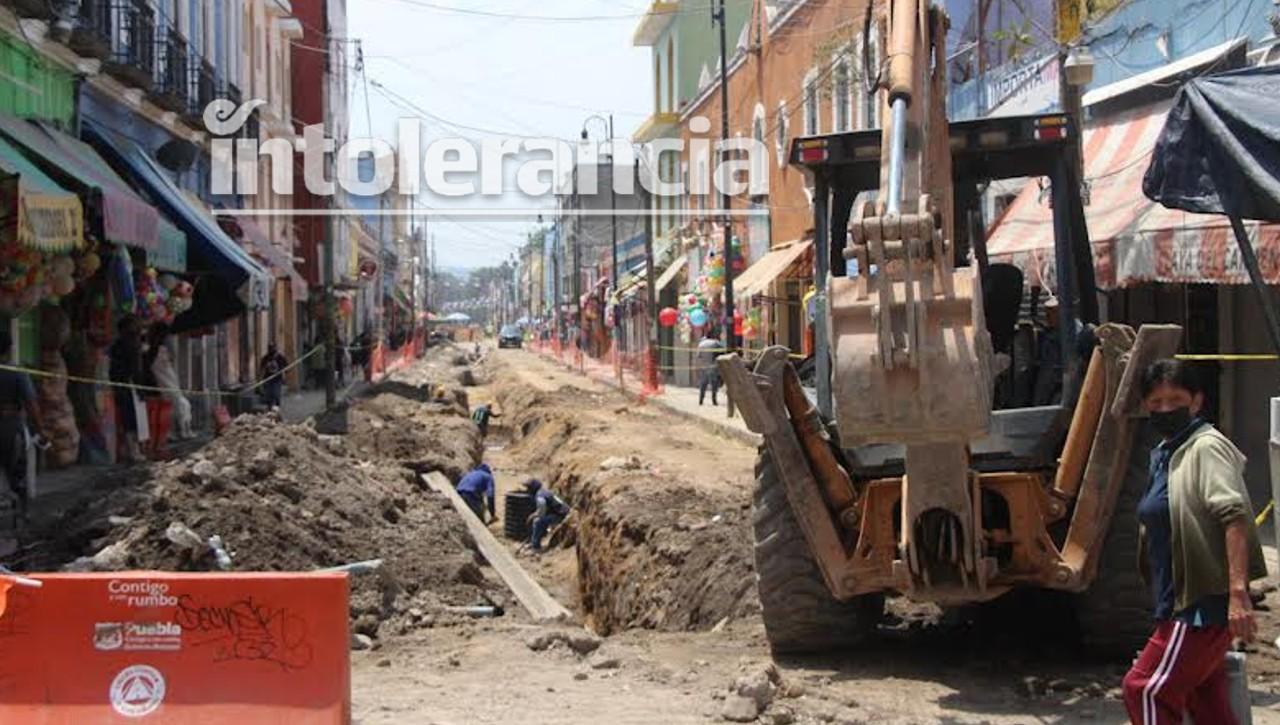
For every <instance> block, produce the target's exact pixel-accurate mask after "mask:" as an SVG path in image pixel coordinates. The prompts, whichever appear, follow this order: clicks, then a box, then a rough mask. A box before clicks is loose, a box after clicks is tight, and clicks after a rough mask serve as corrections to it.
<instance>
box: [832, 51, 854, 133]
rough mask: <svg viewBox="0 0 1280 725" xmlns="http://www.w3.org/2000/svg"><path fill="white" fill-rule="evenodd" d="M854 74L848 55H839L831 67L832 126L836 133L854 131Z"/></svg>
mask: <svg viewBox="0 0 1280 725" xmlns="http://www.w3.org/2000/svg"><path fill="white" fill-rule="evenodd" d="M852 86H853V72H852V68H851V66H850V61H849V56H848V55H839V56H837V57H836V58H835V59H834V60H833V61H832V66H831V125H832V130H833V131H835V132H836V133H844V132H846V131H852V130H853V120H852V115H853V113H852V111H853V92H852Z"/></svg>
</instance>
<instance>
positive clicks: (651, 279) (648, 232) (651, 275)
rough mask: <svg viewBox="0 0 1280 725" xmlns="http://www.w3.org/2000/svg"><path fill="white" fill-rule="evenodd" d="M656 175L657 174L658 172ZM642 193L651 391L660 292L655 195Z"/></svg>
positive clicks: (647, 372) (647, 366) (647, 363)
mask: <svg viewBox="0 0 1280 725" xmlns="http://www.w3.org/2000/svg"><path fill="white" fill-rule="evenodd" d="M654 173H657V172H656V170H655V171H654ZM639 176H640V160H639V159H638V158H637V159H636V177H637V178H638V177H639ZM640 189H641V191H640V193H641V194H642V195H643V197H642V198H643V199H644V203H643V204H642V205H641V208H642V209H643V210H644V259H645V268H646V273H645V282H646V287H647V290H646V291H647V292H648V294H647V295H646V298H645V311H646V313H647V314H648V315H649V330H648V332H649V345H648V349H647V350H646V351H645V367H644V376H645V387H647V388H648V389H649V390H650V391H656V390H657V389H658V290H657V288H656V285H657V282H656V275H655V270H654V268H653V267H654V259H653V194H652V193H650V192H649V188H648V187H647V186H645V185H644V184H641V185H640Z"/></svg>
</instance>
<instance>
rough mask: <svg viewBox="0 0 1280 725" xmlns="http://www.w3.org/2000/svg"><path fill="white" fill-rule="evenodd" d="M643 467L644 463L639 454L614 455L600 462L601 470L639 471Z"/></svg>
mask: <svg viewBox="0 0 1280 725" xmlns="http://www.w3.org/2000/svg"><path fill="white" fill-rule="evenodd" d="M642 468H644V463H643V462H642V461H641V460H640V458H639V456H626V457H623V456H614V457H612V458H606V459H604V461H602V462H601V463H600V470H601V471H639V470H640V469H642Z"/></svg>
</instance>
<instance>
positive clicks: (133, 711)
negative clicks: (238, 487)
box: [0, 572, 351, 725]
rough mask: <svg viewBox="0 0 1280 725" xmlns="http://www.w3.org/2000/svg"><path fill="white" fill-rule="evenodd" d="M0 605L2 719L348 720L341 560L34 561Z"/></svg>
mask: <svg viewBox="0 0 1280 725" xmlns="http://www.w3.org/2000/svg"><path fill="white" fill-rule="evenodd" d="M33 578H36V579H40V580H41V581H43V582H44V587H42V588H40V589H28V588H24V587H14V588H12V589H10V590H9V592H8V595H9V596H8V599H9V602H8V604H9V606H8V610H7V611H6V612H5V613H4V614H3V615H2V616H0V723H23V724H24V725H25V724H28V723H31V724H35V725H64V724H65V725H73V724H76V725H78V724H80V723H95V725H96V724H98V723H139V722H141V723H148V724H151V723H157V724H160V723H166V724H167V723H174V724H177V723H182V724H183V725H186V724H188V723H196V724H198V725H220V724H221V723H235V724H236V725H240V724H242V723H288V725H310V724H312V723H325V724H326V725H327V724H329V723H346V722H349V721H350V718H351V675H350V652H349V650H350V639H349V636H350V635H349V633H348V629H347V606H348V605H347V600H348V584H347V578H346V575H344V574H174V573H168V572H131V573H125V574H83V575H76V574H59V575H47V576H46V575H34V577H33Z"/></svg>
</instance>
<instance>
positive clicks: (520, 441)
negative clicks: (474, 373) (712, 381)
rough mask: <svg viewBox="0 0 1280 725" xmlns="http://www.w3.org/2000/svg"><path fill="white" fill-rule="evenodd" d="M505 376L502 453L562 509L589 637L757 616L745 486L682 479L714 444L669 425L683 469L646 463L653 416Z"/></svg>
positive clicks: (614, 401)
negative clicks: (567, 510)
mask: <svg viewBox="0 0 1280 725" xmlns="http://www.w3.org/2000/svg"><path fill="white" fill-rule="evenodd" d="M505 377H506V376H504V380H503V382H501V383H499V384H498V385H497V386H496V388H495V390H494V397H495V399H496V400H497V402H498V405H499V409H500V410H501V411H503V413H504V417H503V418H502V419H501V424H502V427H503V429H504V430H505V432H506V433H508V434H509V435H510V436H511V438H512V443H511V445H510V446H509V447H508V448H507V449H506V451H505V453H506V454H507V455H509V456H511V457H512V459H513V460H515V461H518V462H519V463H520V464H521V465H522V466H523V467H524V468H526V469H528V470H536V471H541V472H542V475H543V476H544V481H545V482H547V483H548V484H549V485H550V486H551V487H552V488H553V489H554V490H556V491H557V492H559V493H561V494H562V495H563V496H565V498H566V499H567V500H568V501H569V503H570V505H571V506H573V508H574V514H573V516H572V517H571V519H570V521H569V523H570V525H571V526H572V531H571V532H570V534H569V535H567V536H565V537H564V538H563V543H564V544H565V545H568V544H570V543H574V544H576V553H577V564H578V567H577V569H578V570H577V574H578V595H579V601H580V603H581V607H582V609H583V613H584V614H585V615H586V618H587V619H588V621H589V623H590V624H591V626H592V627H593V628H594V629H595V630H596V631H597V632H599V633H601V634H610V633H613V632H616V631H619V630H623V629H627V628H634V627H640V628H649V629H660V630H667V631H681V630H706V629H711V628H712V627H714V626H715V625H716V624H718V623H720V622H721V621H722V620H726V619H736V618H740V617H744V616H746V615H748V614H750V613H751V612H754V611H757V610H758V607H759V603H758V600H757V599H756V595H755V579H754V573H753V569H752V563H751V530H750V523H751V522H750V500H749V498H748V496H747V488H746V487H745V486H746V485H748V484H749V479H743V478H740V477H737V476H733V475H732V473H731V474H730V475H731V477H732V478H734V479H735V480H734V483H735V484H736V488H735V487H734V486H716V485H708V482H707V481H706V480H703V481H700V482H699V481H695V480H693V476H691V475H690V473H693V475H694V476H696V475H698V472H699V470H700V469H701V468H702V467H701V465H700V464H701V463H702V462H703V461H705V460H706V459H707V455H708V453H709V451H708V450H705V449H703V448H702V446H709V447H710V446H719V445H723V444H722V442H720V441H718V439H713V438H711V437H709V436H706V435H704V434H702V433H701V432H700V431H695V430H693V429H688V430H685V429H683V427H682V426H679V425H677V426H676V427H677V428H681V429H680V430H678V431H671V433H673V434H674V438H680V439H682V440H684V441H685V443H686V450H687V452H688V454H689V455H688V456H687V457H684V459H685V462H686V463H687V464H688V465H687V466H681V465H678V464H677V462H676V459H675V458H674V457H672V456H670V455H664V456H663V458H662V466H659V465H657V463H658V462H657V461H656V460H655V458H654V457H653V456H652V455H649V452H651V451H652V450H653V448H654V445H655V443H657V442H656V441H654V440H652V436H653V431H654V430H658V431H663V430H664V426H654V425H653V420H651V418H652V415H653V414H652V413H650V412H648V411H644V410H641V409H638V408H635V407H632V406H629V405H620V404H619V402H618V401H619V400H620V399H619V398H617V397H616V396H612V395H591V394H585V393H584V392H583V391H581V390H579V389H560V390H551V391H544V390H538V389H536V388H534V387H533V386H530V385H526V384H523V383H520V382H517V381H513V380H509V379H505ZM665 428H668V429H669V428H671V424H670V423H667V424H666V425H665ZM664 438H665V436H664ZM737 455H738V457H739V458H741V457H743V456H742V452H738V453H737ZM681 468H687V469H690V470H689V471H682V470H680V469H681ZM701 473H702V474H703V475H704V477H705V478H714V472H713V471H711V470H701ZM744 481H745V482H746V483H744Z"/></svg>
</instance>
